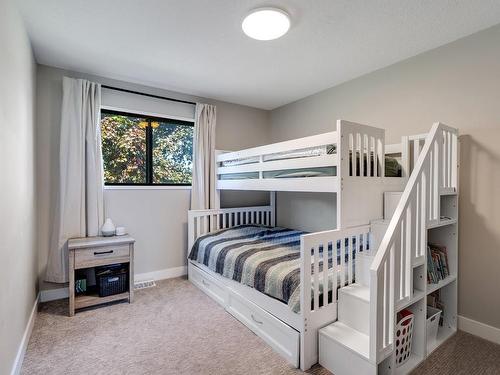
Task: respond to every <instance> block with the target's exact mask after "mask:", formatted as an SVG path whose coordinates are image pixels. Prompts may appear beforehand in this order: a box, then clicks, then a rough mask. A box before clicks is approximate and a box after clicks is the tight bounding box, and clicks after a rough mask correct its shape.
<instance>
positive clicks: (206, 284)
mask: <svg viewBox="0 0 500 375" xmlns="http://www.w3.org/2000/svg"><path fill="white" fill-rule="evenodd" d="M201 282H202V283H203V285H205V286H207V287H208V286H210V284H209V283H207V282H206V281H205V279H201Z"/></svg>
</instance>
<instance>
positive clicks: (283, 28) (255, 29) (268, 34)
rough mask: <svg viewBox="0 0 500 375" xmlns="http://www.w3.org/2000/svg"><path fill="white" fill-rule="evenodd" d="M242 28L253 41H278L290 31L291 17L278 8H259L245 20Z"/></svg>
mask: <svg viewBox="0 0 500 375" xmlns="http://www.w3.org/2000/svg"><path fill="white" fill-rule="evenodd" d="M241 28H242V29H243V32H244V33H245V34H246V35H248V36H249V37H250V38H253V39H257V40H273V39H278V38H279V37H282V36H283V35H285V34H286V33H287V31H288V29H290V16H289V15H288V14H287V13H286V12H285V11H283V10H281V9H278V8H258V9H254V10H252V11H251V12H250V13H249V14H248V15H247V16H246V17H245V18H244V19H243V22H242V24H241Z"/></svg>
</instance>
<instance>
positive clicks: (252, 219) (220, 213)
mask: <svg viewBox="0 0 500 375" xmlns="http://www.w3.org/2000/svg"><path fill="white" fill-rule="evenodd" d="M244 224H259V225H269V226H274V225H275V218H274V208H273V206H272V205H271V206H256V207H238V208H220V209H208V210H190V211H188V248H189V249H191V247H192V246H193V244H194V242H195V241H196V239H197V238H198V237H200V236H202V235H204V234H206V233H208V232H211V231H215V230H219V229H225V228H232V227H235V226H237V225H244Z"/></svg>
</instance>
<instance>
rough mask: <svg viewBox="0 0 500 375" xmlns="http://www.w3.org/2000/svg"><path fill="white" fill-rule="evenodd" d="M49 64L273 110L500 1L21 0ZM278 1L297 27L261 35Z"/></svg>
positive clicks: (446, 31) (394, 57)
mask: <svg viewBox="0 0 500 375" xmlns="http://www.w3.org/2000/svg"><path fill="white" fill-rule="evenodd" d="M18 3H19V4H20V8H21V13H22V14H23V16H24V18H25V21H26V24H27V28H28V32H29V34H30V38H31V40H32V43H33V47H34V51H35V56H36V59H37V61H38V62H39V63H41V64H46V65H52V66H57V67H61V68H66V69H71V70H75V71H80V72H85V73H92V74H97V75H102V76H106V77H109V78H115V79H121V80H125V81H129V82H135V83H141V84H145V85H150V86H154V87H159V88H164V89H168V90H174V91H179V92H184V93H188V94H193V95H199V96H203V97H209V98H214V99H220V100H225V101H228V102H233V103H239V104H245V105H250V106H254V107H259V108H264V109H272V108H275V107H278V106H281V105H283V104H287V103H289V102H292V101H294V100H297V99H300V98H302V97H304V96H307V95H310V94H313V93H315V92H318V91H320V90H323V89H326V88H328V87H331V86H334V85H337V84H339V83H341V82H345V81H347V80H349V79H352V78H355V77H358V76H360V75H363V74H365V73H368V72H371V71H374V70H376V69H379V68H382V67H384V66H387V65H390V64H392V63H395V62H397V61H400V60H403V59H405V58H408V57H411V56H414V55H416V54H418V53H421V52H423V51H426V50H429V49H432V48H435V47H438V46H440V45H443V44H446V43H448V42H451V41H453V40H456V39H458V38H461V37H463V36H466V35H469V34H472V33H474V32H476V31H479V30H481V29H485V28H487V27H489V26H492V25H495V24H497V23H500V1H498V0H275V1H270V2H262V1H252V0H43V1H41V0H18ZM262 5H266V6H269V5H277V6H279V7H281V8H282V9H285V10H286V11H287V12H289V13H290V14H291V17H292V27H291V29H290V31H289V33H288V34H287V35H285V36H284V37H283V38H281V39H277V40H274V41H267V42H262V41H256V40H252V39H249V38H248V37H247V36H245V35H244V34H243V32H242V31H241V20H242V18H243V17H244V16H245V14H246V13H247V12H248V11H249V10H251V9H253V8H256V7H259V6H262Z"/></svg>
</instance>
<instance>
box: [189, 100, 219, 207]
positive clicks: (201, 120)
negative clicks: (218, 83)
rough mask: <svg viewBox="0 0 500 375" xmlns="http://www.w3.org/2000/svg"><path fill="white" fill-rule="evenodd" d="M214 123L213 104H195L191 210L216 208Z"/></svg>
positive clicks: (214, 109)
mask: <svg viewBox="0 0 500 375" xmlns="http://www.w3.org/2000/svg"><path fill="white" fill-rule="evenodd" d="M215 124H216V108H215V106H214V105H209V104H199V103H198V104H196V123H195V126H194V140H193V183H192V189H191V209H192V210H202V209H208V208H218V207H216V205H217V202H216V192H215V176H216V174H215Z"/></svg>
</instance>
